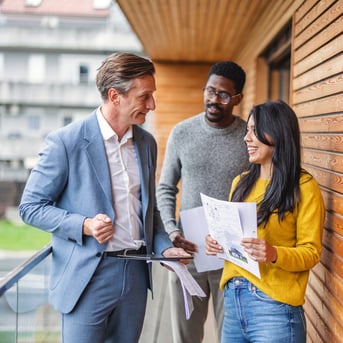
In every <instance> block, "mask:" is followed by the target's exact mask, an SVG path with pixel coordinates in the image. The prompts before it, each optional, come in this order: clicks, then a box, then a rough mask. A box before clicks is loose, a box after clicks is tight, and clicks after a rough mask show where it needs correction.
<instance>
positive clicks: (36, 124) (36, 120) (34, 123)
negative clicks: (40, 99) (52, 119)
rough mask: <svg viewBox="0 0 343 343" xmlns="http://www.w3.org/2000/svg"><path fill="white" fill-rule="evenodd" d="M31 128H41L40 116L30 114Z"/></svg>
mask: <svg viewBox="0 0 343 343" xmlns="http://www.w3.org/2000/svg"><path fill="white" fill-rule="evenodd" d="M29 129H30V130H39V129H40V117H39V116H35V115H31V116H29Z"/></svg>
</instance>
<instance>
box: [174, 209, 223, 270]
mask: <svg viewBox="0 0 343 343" xmlns="http://www.w3.org/2000/svg"><path fill="white" fill-rule="evenodd" d="M180 218H181V223H182V228H183V233H184V235H185V238H186V239H187V240H189V241H191V242H193V243H195V244H196V245H197V247H198V252H197V253H195V254H194V264H195V268H196V270H197V272H198V273H201V272H206V271H210V270H217V269H221V268H223V265H224V261H223V259H221V258H219V257H217V256H208V255H206V243H205V236H206V235H207V234H208V233H209V230H208V226H207V221H206V218H205V212H204V209H203V207H202V206H200V207H195V208H192V209H189V210H184V211H181V212H180Z"/></svg>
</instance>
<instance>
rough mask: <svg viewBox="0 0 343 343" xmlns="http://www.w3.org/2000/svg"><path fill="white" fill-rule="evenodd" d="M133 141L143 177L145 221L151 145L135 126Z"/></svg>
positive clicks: (143, 211) (143, 212)
mask: <svg viewBox="0 0 343 343" xmlns="http://www.w3.org/2000/svg"><path fill="white" fill-rule="evenodd" d="M133 143H134V147H135V150H136V155H137V160H138V168H139V173H140V178H141V197H142V217H143V221H144V222H145V215H146V211H147V207H148V203H149V180H150V178H149V168H150V162H149V160H150V154H149V151H150V150H149V146H148V145H147V144H145V142H144V136H143V135H142V134H141V133H140V131H139V130H138V129H137V128H136V127H135V126H133Z"/></svg>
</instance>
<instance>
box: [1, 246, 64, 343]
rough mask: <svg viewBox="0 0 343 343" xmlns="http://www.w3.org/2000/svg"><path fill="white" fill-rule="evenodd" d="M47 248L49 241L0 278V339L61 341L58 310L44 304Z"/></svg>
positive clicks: (38, 342) (28, 342)
mask: <svg viewBox="0 0 343 343" xmlns="http://www.w3.org/2000/svg"><path fill="white" fill-rule="evenodd" d="M51 252H52V247H51V244H49V245H47V246H45V247H44V248H43V249H41V250H40V251H38V252H37V253H35V254H34V255H32V256H31V257H29V258H28V259H27V260H26V261H24V262H23V263H20V264H19V265H18V266H17V267H15V268H14V269H12V270H11V271H10V272H8V273H7V274H6V275H5V276H4V277H2V278H1V279H0V342H1V343H13V342H16V343H33V342H35V343H57V342H60V341H61V339H60V319H59V314H58V313H57V312H56V311H55V310H54V309H52V307H51V306H50V305H49V304H48V281H49V272H50V258H51ZM6 261H9V259H6Z"/></svg>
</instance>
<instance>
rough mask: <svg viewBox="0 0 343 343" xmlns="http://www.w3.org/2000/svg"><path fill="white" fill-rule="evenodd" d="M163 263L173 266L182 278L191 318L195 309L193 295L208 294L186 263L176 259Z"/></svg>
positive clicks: (187, 310) (187, 311) (187, 313)
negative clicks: (175, 260)
mask: <svg viewBox="0 0 343 343" xmlns="http://www.w3.org/2000/svg"><path fill="white" fill-rule="evenodd" d="M163 264H165V265H167V266H169V267H170V268H172V269H173V270H174V272H175V273H176V275H177V276H178V277H179V279H180V282H181V286H182V290H183V298H184V303H185V313H186V319H189V318H190V316H191V314H192V312H193V309H194V306H193V300H192V296H196V297H202V298H205V297H206V294H205V292H204V291H203V290H202V288H201V287H200V286H199V284H198V283H197V282H196V281H195V279H194V278H193V276H192V275H191V273H190V272H189V271H188V269H187V267H186V266H185V265H184V264H182V263H180V262H174V261H173V262H172V261H163Z"/></svg>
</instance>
